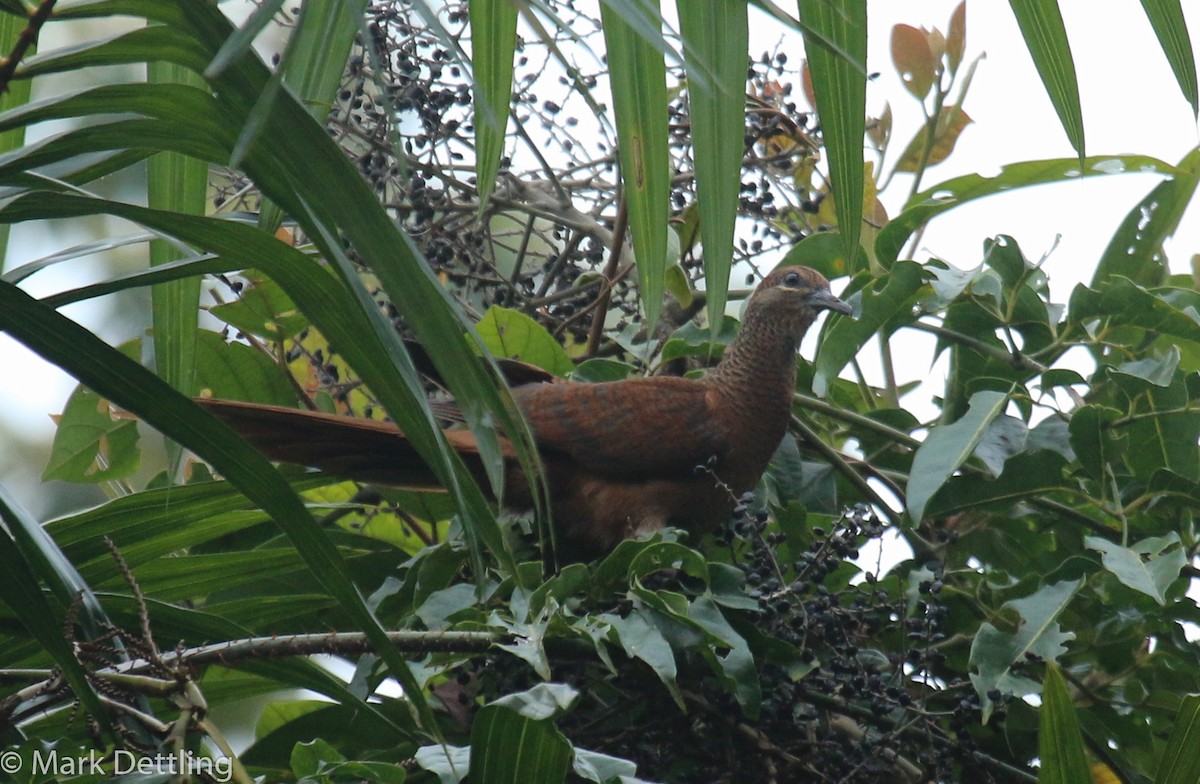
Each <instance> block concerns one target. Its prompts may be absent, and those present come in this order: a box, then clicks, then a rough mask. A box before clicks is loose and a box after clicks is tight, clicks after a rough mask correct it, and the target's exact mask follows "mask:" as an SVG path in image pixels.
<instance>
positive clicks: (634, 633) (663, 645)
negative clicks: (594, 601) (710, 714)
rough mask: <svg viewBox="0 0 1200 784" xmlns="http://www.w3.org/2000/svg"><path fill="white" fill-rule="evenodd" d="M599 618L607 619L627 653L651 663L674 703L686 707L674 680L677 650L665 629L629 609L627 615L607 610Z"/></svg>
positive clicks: (631, 656)
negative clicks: (654, 625)
mask: <svg viewBox="0 0 1200 784" xmlns="http://www.w3.org/2000/svg"><path fill="white" fill-rule="evenodd" d="M599 618H600V620H603V621H606V622H608V623H609V624H610V625H611V626H612V628H613V630H614V631H615V632H616V633H617V639H618V640H620V642H621V647H622V648H624V649H625V655H627V656H629V657H630V658H631V659H641V660H642V661H644V662H645V663H646V664H648V665H650V669H651V670H653V671H654V674H655V675H657V676H658V678H659V680H661V681H662V682H663V685H664V686H666V687H667V691H668V692H670V694H671V697H672V698H674V700H675V704H676V705H678V706H679V709H680V710H683V709H684V705H683V695H681V694H680V693H679V685H678V684H677V683H676V682H675V674H676V669H675V654H674V652H672V650H671V644H670V643H669V642H667V640H666V638H664V637H663V636H662V632H660V631H659V630H658V629H656V628H655V627H653V626H651V625H650V624H649V623H647V621H646V619H645V618H643V617H642V615H641V613H636V612H634V613H630V614H629V615H628V616H626V617H624V618H622V617H621V616H619V615H612V614H607V613H606V614H604V615H601V616H599Z"/></svg>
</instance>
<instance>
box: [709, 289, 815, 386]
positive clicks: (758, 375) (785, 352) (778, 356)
mask: <svg viewBox="0 0 1200 784" xmlns="http://www.w3.org/2000/svg"><path fill="white" fill-rule="evenodd" d="M811 323H812V320H811V319H801V318H800V316H799V315H798V314H795V313H790V314H787V315H786V316H784V317H782V318H780V317H775V315H774V314H771V313H769V312H768V313H764V312H761V311H755V309H754V308H753V307H751V308H750V309H749V310H747V312H746V316H745V318H743V320H742V325H741V328H740V329H739V330H738V334H737V337H736V338H735V339H734V341H733V343H731V344H730V345H729V348H727V349H725V354H724V356H722V358H721V362H720V364H718V365H717V367H716V368H715V369H714V370H713V371H712V372H711V373H709V374H708V379H709V382H710V383H712V384H713V385H714V386H717V387H718V388H722V389H725V390H727V391H729V392H733V393H735V395H739V396H741V395H744V396H745V397H747V399H748V400H751V399H752V400H753V403H758V404H761V403H763V402H765V400H763V397H764V396H771V397H774V398H775V399H776V400H783V401H784V402H785V404H786V405H787V406H789V407H790V405H791V399H792V392H793V391H794V388H795V386H796V349H797V347H798V346H799V343H800V339H801V337H803V335H804V332H805V331H806V330H807V329H808V326H809V325H810V324H811Z"/></svg>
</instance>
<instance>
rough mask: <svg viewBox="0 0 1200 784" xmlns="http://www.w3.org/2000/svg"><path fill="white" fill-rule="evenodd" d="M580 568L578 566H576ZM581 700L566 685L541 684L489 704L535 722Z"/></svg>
mask: <svg viewBox="0 0 1200 784" xmlns="http://www.w3.org/2000/svg"><path fill="white" fill-rule="evenodd" d="M576 565H577V566H578V564H576ZM578 699H579V692H578V691H576V690H575V689H573V688H572V687H570V686H568V685H567V684H565V683H539V684H538V685H536V686H534V687H533V688H532V689H528V690H526V691H522V692H516V693H513V694H506V695H504V696H503V697H500V698H499V699H497V700H495V701H494V702H491V703H489V704H490V705H499V706H501V707H503V708H508V709H509V710H511V711H513V712H515V713H517V714H519V715H521V716H524V717H525V718H527V719H533V720H535V721H545V720H547V719H553V718H557V717H558V716H561V715H562V714H563V713H565V712H566V711H567V710H569V709H570V707H571V706H572V705H574V704H575V702H576V700H578Z"/></svg>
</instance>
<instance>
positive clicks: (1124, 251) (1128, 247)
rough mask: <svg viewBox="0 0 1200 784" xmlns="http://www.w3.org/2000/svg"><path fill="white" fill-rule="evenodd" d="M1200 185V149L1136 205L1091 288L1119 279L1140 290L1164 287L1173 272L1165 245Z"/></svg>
mask: <svg viewBox="0 0 1200 784" xmlns="http://www.w3.org/2000/svg"><path fill="white" fill-rule="evenodd" d="M1197 185H1200V148H1196V149H1194V150H1192V151H1191V152H1189V153H1188V154H1187V155H1186V156H1184V158H1183V160H1181V161H1180V162H1179V166H1178V167H1177V169H1176V173H1175V176H1174V177H1172V178H1171V179H1169V180H1167V181H1166V182H1161V183H1159V184H1158V185H1156V186H1155V187H1154V189H1153V190H1151V191H1150V193H1149V194H1148V195H1147V196H1146V198H1144V199H1142V200H1141V201H1140V202H1138V203H1137V206H1135V207H1134V208H1133V209H1132V210H1130V211H1129V214H1127V215H1126V216H1125V217H1124V218H1123V219H1122V220H1121V225H1119V226H1118V227H1117V230H1116V232H1114V233H1113V237H1112V239H1111V240H1110V241H1109V243H1108V247H1107V248H1105V249H1104V255H1103V256H1101V257H1100V263H1099V264H1097V265H1096V272H1095V273H1094V274H1093V275H1092V283H1091V285H1092V288H1097V287H1099V286H1100V284H1101V283H1103V282H1104V281H1105V280H1106V279H1108V278H1111V277H1113V276H1116V275H1120V276H1123V277H1126V278H1129V279H1130V280H1132V281H1133V282H1134V283H1136V284H1138V285H1139V286H1161V285H1163V284H1164V283H1166V281H1167V277H1168V276H1169V275H1170V270H1169V269H1168V267H1167V259H1166V256H1165V254H1164V251H1163V241H1164V240H1166V239H1168V238H1170V237H1171V236H1172V235H1173V234H1174V233H1175V230H1176V229H1178V228H1179V221H1180V220H1182V219H1183V214H1184V212H1185V211H1186V210H1187V208H1188V205H1190V204H1191V203H1192V197H1193V196H1194V195H1195V193H1196V186H1197Z"/></svg>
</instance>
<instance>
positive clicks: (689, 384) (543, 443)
mask: <svg viewBox="0 0 1200 784" xmlns="http://www.w3.org/2000/svg"><path fill="white" fill-rule="evenodd" d="M514 397H515V398H516V400H517V403H518V404H520V406H521V408H522V409H523V410H524V411H525V416H526V418H527V419H528V420H529V423H530V425H531V426H532V428H533V433H534V437H535V438H536V440H537V443H538V447H539V448H540V449H541V450H542V452H543V453H544V454H546V455H547V456H548V457H549V456H550V455H553V454H554V453H558V454H562V455H565V456H566V457H569V458H570V459H571V460H572V461H574V462H575V463H577V464H578V465H580V466H581V467H583V468H587V469H589V470H592V471H596V472H598V473H601V474H607V475H611V476H629V477H635V478H640V479H669V478H674V477H681V476H690V475H692V474H693V473H694V472H695V471H696V470H697V468H698V467H703V466H706V465H708V464H709V463H710V461H712V460H714V459H715V460H720V459H721V458H722V457H724V455H725V454H726V452H728V451H729V441H730V438H729V436H730V434H729V433H728V432H727V429H726V428H725V427H723V421H722V417H721V416H720V411H719V409H720V401H719V400H718V398H717V393H716V391H715V390H714V389H712V388H711V387H708V386H706V385H704V384H700V383H697V382H696V381H692V380H690V379H682V378H674V377H655V378H646V379H636V380H630V381H622V382H619V383H612V384H575V383H571V384H538V385H533V386H528V387H521V388H518V389H516V390H514Z"/></svg>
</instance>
